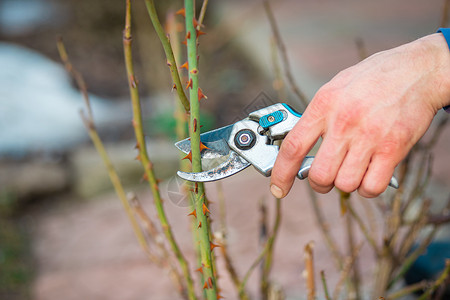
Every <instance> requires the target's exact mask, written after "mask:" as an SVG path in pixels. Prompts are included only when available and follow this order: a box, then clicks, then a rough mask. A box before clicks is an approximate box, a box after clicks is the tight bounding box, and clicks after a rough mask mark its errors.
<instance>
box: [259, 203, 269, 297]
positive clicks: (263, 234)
mask: <svg viewBox="0 0 450 300" xmlns="http://www.w3.org/2000/svg"><path fill="white" fill-rule="evenodd" d="M259 211H260V220H259V245H260V247H264V245H265V244H266V242H267V234H268V233H267V227H268V224H267V205H266V197H262V198H261V200H260V201H259ZM265 262H266V257H264V258H263V259H262V261H261V273H260V278H259V281H260V282H259V289H260V293H261V295H260V297H261V299H262V300H267V291H268V287H269V283H268V281H267V276H266V273H265V272H264V265H265Z"/></svg>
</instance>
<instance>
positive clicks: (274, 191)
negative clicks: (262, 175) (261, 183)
mask: <svg viewBox="0 0 450 300" xmlns="http://www.w3.org/2000/svg"><path fill="white" fill-rule="evenodd" d="M270 192H271V193H272V195H273V196H274V197H275V198H283V191H282V190H281V189H280V188H279V187H277V186H276V185H275V184H272V185H271V186H270Z"/></svg>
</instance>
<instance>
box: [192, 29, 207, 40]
mask: <svg viewBox="0 0 450 300" xmlns="http://www.w3.org/2000/svg"><path fill="white" fill-rule="evenodd" d="M195 32H196V34H197V38H198V37H199V36H201V35H204V34H206V32H203V31H201V30H195Z"/></svg>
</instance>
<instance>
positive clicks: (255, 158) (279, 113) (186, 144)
mask: <svg viewBox="0 0 450 300" xmlns="http://www.w3.org/2000/svg"><path fill="white" fill-rule="evenodd" d="M301 116H302V115H301V114H300V113H298V112H296V111H295V110H294V109H293V108H292V107H290V106H289V105H287V104H285V103H277V104H273V105H270V106H267V107H265V108H261V109H259V110H257V111H254V112H252V113H250V114H249V115H248V117H246V118H245V119H243V120H241V121H238V122H236V123H234V124H231V125H228V126H225V127H222V128H219V129H215V130H212V131H208V132H205V133H202V134H201V135H200V140H201V142H202V143H203V144H204V145H205V146H206V147H204V149H203V150H202V153H201V158H202V165H203V167H204V166H205V162H207V161H208V162H210V161H213V162H215V166H213V167H211V168H210V169H208V170H205V171H203V172H198V173H187V172H181V171H178V172H177V174H178V176H180V177H181V178H183V179H185V180H189V181H195V182H207V181H215V180H219V179H223V178H226V177H228V176H231V175H234V174H236V173H238V172H240V171H242V170H244V169H245V168H247V167H248V166H250V165H253V167H255V168H256V170H258V171H259V172H260V173H261V174H263V175H264V176H266V177H268V176H270V175H271V172H272V168H273V165H274V163H275V160H276V158H277V156H278V151H279V143H280V141H282V140H283V138H284V137H285V136H286V135H287V134H288V133H289V131H291V129H292V128H293V127H294V126H295V124H297V122H298V120H300V118H301ZM175 146H176V147H177V148H178V149H180V150H181V151H183V152H184V153H186V154H188V153H189V152H190V151H191V142H190V139H184V140H182V141H179V142H177V143H175ZM313 160H314V156H306V157H305V159H304V160H303V162H302V164H301V166H300V169H299V171H298V173H297V177H298V178H299V179H305V178H307V177H308V173H309V169H310V168H311V165H312V162H313ZM389 186H391V187H394V188H398V181H397V179H396V178H395V177H394V176H393V177H392V178H391V180H390V182H389Z"/></svg>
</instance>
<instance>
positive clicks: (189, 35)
mask: <svg viewBox="0 0 450 300" xmlns="http://www.w3.org/2000/svg"><path fill="white" fill-rule="evenodd" d="M190 38H191V32H190V31H188V33H187V34H186V40H188V39H190Z"/></svg>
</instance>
